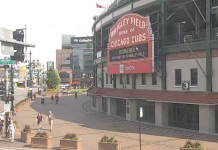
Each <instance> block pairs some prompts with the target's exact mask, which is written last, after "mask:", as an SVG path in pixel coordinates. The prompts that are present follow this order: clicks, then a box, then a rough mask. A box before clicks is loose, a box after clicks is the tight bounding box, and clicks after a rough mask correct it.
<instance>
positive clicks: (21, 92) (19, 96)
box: [0, 88, 38, 109]
mask: <svg viewBox="0 0 218 150" xmlns="http://www.w3.org/2000/svg"><path fill="white" fill-rule="evenodd" d="M28 90H29V88H25V89H24V88H17V89H16V91H15V92H14V95H15V96H14V99H15V100H14V105H15V104H17V103H18V102H20V101H22V100H23V99H25V98H27V92H28ZM37 91H38V88H33V93H35V92H37ZM4 103H5V102H4V101H0V109H3V108H4Z"/></svg>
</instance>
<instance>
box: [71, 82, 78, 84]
mask: <svg viewBox="0 0 218 150" xmlns="http://www.w3.org/2000/svg"><path fill="white" fill-rule="evenodd" d="M72 84H80V83H79V82H72Z"/></svg>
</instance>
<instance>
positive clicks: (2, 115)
mask: <svg viewBox="0 0 218 150" xmlns="http://www.w3.org/2000/svg"><path fill="white" fill-rule="evenodd" d="M4 120H5V112H4V111H3V110H1V111H0V125H4Z"/></svg>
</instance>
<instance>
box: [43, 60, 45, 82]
mask: <svg viewBox="0 0 218 150" xmlns="http://www.w3.org/2000/svg"><path fill="white" fill-rule="evenodd" d="M44 75H45V72H44V64H43V84H45V77H44Z"/></svg>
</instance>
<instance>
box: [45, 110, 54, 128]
mask: <svg viewBox="0 0 218 150" xmlns="http://www.w3.org/2000/svg"><path fill="white" fill-rule="evenodd" d="M46 120H48V123H49V125H50V131H52V127H53V123H54V121H55V118H54V114H53V113H52V112H51V111H49V114H48V116H47V119H46Z"/></svg>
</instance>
